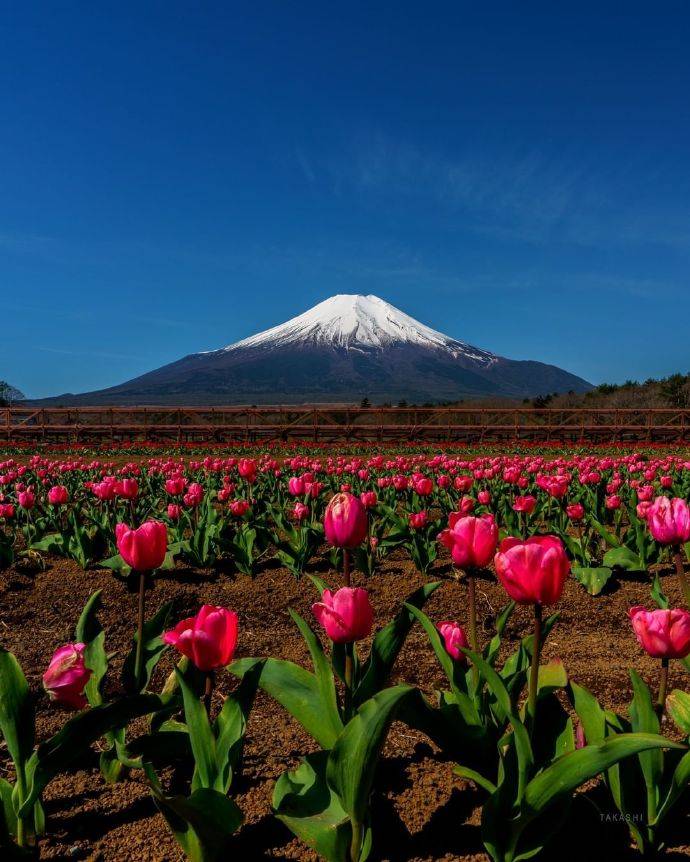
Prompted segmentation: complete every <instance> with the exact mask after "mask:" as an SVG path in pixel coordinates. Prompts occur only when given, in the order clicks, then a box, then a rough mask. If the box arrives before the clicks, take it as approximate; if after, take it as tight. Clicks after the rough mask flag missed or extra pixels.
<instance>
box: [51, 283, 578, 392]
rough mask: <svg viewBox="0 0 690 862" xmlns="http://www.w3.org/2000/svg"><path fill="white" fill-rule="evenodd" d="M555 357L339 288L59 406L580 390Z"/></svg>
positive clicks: (574, 377)
mask: <svg viewBox="0 0 690 862" xmlns="http://www.w3.org/2000/svg"><path fill="white" fill-rule="evenodd" d="M590 388H591V386H590V384H589V383H587V381H586V380H583V379H582V378H580V377H576V376H575V375H573V374H570V373H568V372H567V371H563V370H561V369H560V368H557V367H556V366H554V365H545V364H543V363H540V362H531V361H514V360H510V359H505V358H503V357H501V356H497V355H495V354H493V353H490V352H489V351H487V350H482V349H480V348H478V347H473V346H472V345H470V344H467V343H465V342H464V341H460V340H458V339H456V338H451V337H449V336H447V335H444V334H443V333H441V332H438V331H436V330H435V329H431V328H430V327H428V326H425V325H424V324H423V323H420V322H419V321H417V320H415V319H414V318H413V317H410V316H409V315H408V314H405V313H404V312H403V311H400V310H399V309H398V308H395V307H394V306H393V305H391V304H390V303H388V302H385V301H384V300H382V299H379V297H377V296H360V295H350V294H340V295H337V296H332V297H330V299H326V300H324V301H323V302H320V303H319V304H318V305H315V306H314V307H313V308H310V309H309V310H308V311H305V312H304V314H300V315H298V316H297V317H294V318H292V319H291V320H288V321H287V322H285V323H282V324H280V325H278V326H274V327H273V328H271V329H267V330H265V331H264V332H260V333H258V334H257V335H252V336H250V337H249V338H244V339H242V340H241V341H237V342H235V343H234V344H231V345H229V346H228V347H223V348H221V349H220V350H212V351H206V352H203V353H194V354H191V355H190V356H185V357H184V358H183V359H180V360H178V361H177V362H173V363H171V364H169V365H165V366H163V367H162V368H159V369H157V370H156V371H151V372H149V373H148V374H144V375H142V376H141V377H137V378H135V379H134V380H130V381H127V382H126V383H123V384H121V385H119V386H114V387H111V388H110V389H103V390H100V391H98V392H87V393H84V394H82V395H63V396H59V397H56V398H53V399H49V401H50V402H51V403H59V404H65V405H67V404H94V405H95V404H185V403H186V404H305V403H310V402H312V403H353V402H354V403H357V402H359V401H360V400H361V399H362V398H363V397H365V396H366V397H368V398H369V399H370V401H371V402H372V403H381V402H387V401H388V402H393V403H395V402H397V401H399V400H402V399H405V400H406V401H408V402H410V403H418V404H421V403H426V402H434V401H459V400H461V399H467V398H477V397H482V396H497V397H498V396H502V397H512V398H517V397H525V396H528V395H540V394H546V393H549V392H565V391H570V390H573V391H575V392H584V391H586V390H587V389H590Z"/></svg>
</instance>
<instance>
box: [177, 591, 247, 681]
mask: <svg viewBox="0 0 690 862" xmlns="http://www.w3.org/2000/svg"><path fill="white" fill-rule="evenodd" d="M237 633H238V622H237V614H236V613H235V612H234V611H230V610H228V609H227V608H221V607H215V606H214V605H204V606H203V607H202V608H201V610H200V611H199V613H198V614H197V615H196V616H195V617H189V618H188V619H186V620H182V622H180V623H178V624H177V625H176V626H175V628H174V629H172V630H171V631H168V632H166V633H165V634H164V635H163V641H164V642H165V643H166V644H169V645H170V646H174V647H175V649H176V650H177V651H178V652H180V653H182V655H184V656H187V658H188V659H189V660H190V661H191V662H193V664H194V665H196V667H197V668H198V669H199V670H202V671H205V672H209V671H212V670H216V669H217V668H219V667H225V666H226V665H229V664H230V662H231V661H232V657H233V655H234V654H235V648H236V646H237Z"/></svg>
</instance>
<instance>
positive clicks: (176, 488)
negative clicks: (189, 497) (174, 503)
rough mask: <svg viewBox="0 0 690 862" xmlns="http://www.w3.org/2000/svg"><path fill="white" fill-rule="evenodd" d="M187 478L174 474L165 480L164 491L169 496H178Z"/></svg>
mask: <svg viewBox="0 0 690 862" xmlns="http://www.w3.org/2000/svg"><path fill="white" fill-rule="evenodd" d="M186 484H187V480H186V479H185V478H184V476H174V477H173V478H172V479H166V480H165V493H166V494H170V496H171V497H178V496H179V495H180V494H182V492H183V491H184V489H185V485H186Z"/></svg>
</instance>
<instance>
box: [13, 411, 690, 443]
mask: <svg viewBox="0 0 690 862" xmlns="http://www.w3.org/2000/svg"><path fill="white" fill-rule="evenodd" d="M688 428H690V410H673V409H656V408H655V409H645V410H633V409H615V410H613V409H612V410H606V409H570V410H566V409H541V410H539V409H534V408H531V407H524V408H496V409H492V408H473V407H429V408H426V407H404V408H400V407H388V408H385V407H371V408H356V407H349V408H348V407H324V406H320V407H309V406H300V407H79V408H76V407H72V408H70V407H39V408H36V407H11V408H0V440H3V441H8V442H18V441H33V442H42V441H44V442H61V443H85V442H95V441H101V442H122V441H152V442H153V441H160V442H163V441H171V442H175V441H179V442H190V441H197V442H204V441H208V442H225V441H257V440H266V441H270V440H276V441H281V440H282V441H287V440H305V441H307V440H311V441H324V442H325V441H357V440H363V441H364V440H372V441H396V440H399V441H416V440H419V441H425V440H426V441H430V442H431V441H445V440H447V441H467V442H477V443H480V442H491V441H510V440H515V441H518V440H525V441H531V442H551V441H564V442H625V441H628V442H631V443H633V442H640V443H643V442H646V443H651V442H668V443H683V442H684V441H685V440H686V433H687V429H688Z"/></svg>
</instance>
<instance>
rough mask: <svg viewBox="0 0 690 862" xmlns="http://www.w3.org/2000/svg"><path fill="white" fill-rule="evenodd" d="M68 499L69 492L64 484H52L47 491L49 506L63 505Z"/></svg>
mask: <svg viewBox="0 0 690 862" xmlns="http://www.w3.org/2000/svg"><path fill="white" fill-rule="evenodd" d="M68 500H69V493H68V492H67V488H65V486H64V485H53V487H52V488H51V489H50V490H49V491H48V502H49V503H50V505H51V506H64V505H65V503H67V502H68Z"/></svg>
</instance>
